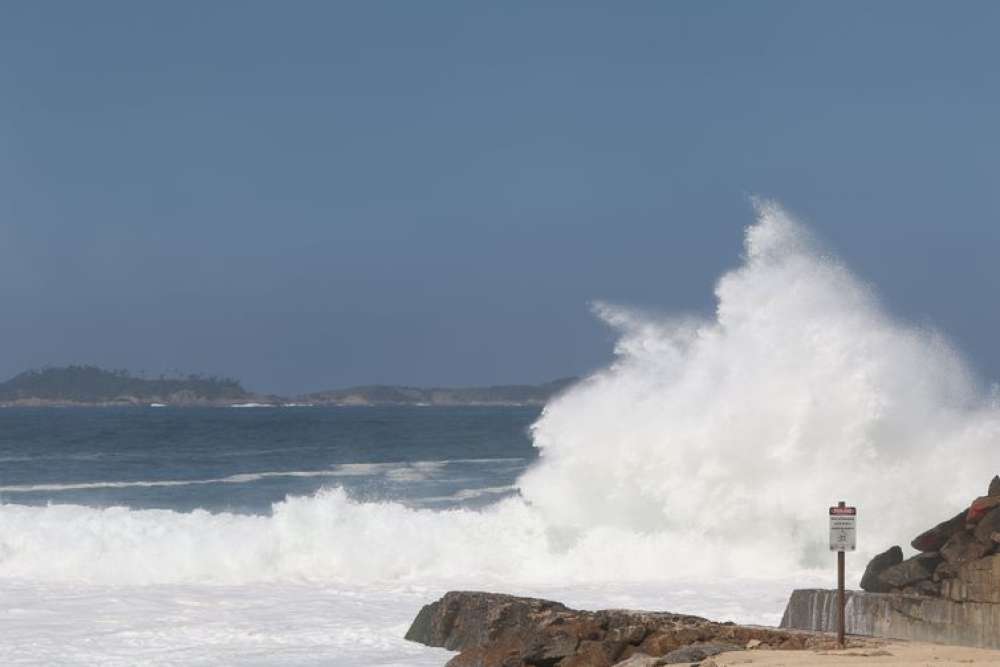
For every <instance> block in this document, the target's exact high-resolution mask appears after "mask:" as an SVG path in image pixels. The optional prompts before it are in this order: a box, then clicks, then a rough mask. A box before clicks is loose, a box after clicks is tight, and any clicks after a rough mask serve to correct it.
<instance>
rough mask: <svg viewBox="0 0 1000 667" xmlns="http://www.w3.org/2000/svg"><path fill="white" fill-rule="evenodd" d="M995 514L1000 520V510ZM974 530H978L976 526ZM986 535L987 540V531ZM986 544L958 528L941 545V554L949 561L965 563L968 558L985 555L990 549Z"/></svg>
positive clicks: (999, 525)
mask: <svg viewBox="0 0 1000 667" xmlns="http://www.w3.org/2000/svg"><path fill="white" fill-rule="evenodd" d="M994 512H996V510H994ZM996 516H997V520H998V521H1000V512H998V513H997V515H996ZM983 521H985V519H983ZM983 521H980V525H982V524H983ZM997 527H998V528H1000V523H998V524H997ZM976 530H977V532H978V527H977V528H976ZM986 535H987V540H988V539H989V533H987V534H986ZM987 544H988V542H987ZM987 544H984V543H983V542H980V541H979V540H977V539H976V537H975V536H973V535H972V533H969V532H967V531H964V530H960V531H958V532H957V533H955V534H954V535H952V536H951V537H950V538H948V541H947V542H945V545H944V546H943V547H941V556H942V557H943V558H944V559H945V560H946V561H948V562H949V563H955V564H961V563H967V562H969V561H970V560H976V559H977V558H982V557H983V556H985V555H986V554H987V553H988V552H989V550H990V549H991V546H987Z"/></svg>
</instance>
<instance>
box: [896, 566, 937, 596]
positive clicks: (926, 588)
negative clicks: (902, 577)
mask: <svg viewBox="0 0 1000 667" xmlns="http://www.w3.org/2000/svg"><path fill="white" fill-rule="evenodd" d="M936 571H937V570H935V572H936ZM901 592H902V593H904V594H906V595H924V596H928V597H938V596H939V595H941V584H940V583H939V582H936V581H933V579H924V580H922V581H918V582H917V583H915V584H913V585H912V586H906V587H904V588H903V589H902V591H901Z"/></svg>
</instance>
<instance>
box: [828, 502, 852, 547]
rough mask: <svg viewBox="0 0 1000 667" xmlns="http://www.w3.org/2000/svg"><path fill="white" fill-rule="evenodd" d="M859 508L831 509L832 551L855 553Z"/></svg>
mask: <svg viewBox="0 0 1000 667" xmlns="http://www.w3.org/2000/svg"><path fill="white" fill-rule="evenodd" d="M857 518H858V508H857V507H831V508H830V551H854V549H855V548H856V539H855V535H856V532H855V526H854V524H855V521H856V520H857Z"/></svg>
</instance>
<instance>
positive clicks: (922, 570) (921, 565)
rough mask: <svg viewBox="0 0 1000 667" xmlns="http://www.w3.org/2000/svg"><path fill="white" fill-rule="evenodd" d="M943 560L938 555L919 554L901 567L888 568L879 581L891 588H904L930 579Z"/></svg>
mask: <svg viewBox="0 0 1000 667" xmlns="http://www.w3.org/2000/svg"><path fill="white" fill-rule="evenodd" d="M942 560H943V559H942V558H941V556H940V554H937V553H922V554H917V555H916V556H914V557H913V558H909V559H907V560H904V561H903V562H902V563H900V564H899V565H893V566H892V567H889V568H886V569H885V570H883V571H882V573H881V574H880V575H878V578H879V581H880V582H882V584H884V585H886V586H888V587H889V588H904V587H906V586H911V585H913V584H915V583H917V582H918V581H923V580H924V579H930V578H931V575H933V574H934V570H935V568H937V566H938V564H940V563H941V561H942Z"/></svg>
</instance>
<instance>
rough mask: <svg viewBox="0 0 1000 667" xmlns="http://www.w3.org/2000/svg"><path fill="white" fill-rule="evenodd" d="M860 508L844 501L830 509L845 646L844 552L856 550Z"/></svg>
mask: <svg viewBox="0 0 1000 667" xmlns="http://www.w3.org/2000/svg"><path fill="white" fill-rule="evenodd" d="M857 518H858V508H856V507H848V506H847V504H846V503H844V501H843V500H841V501H840V502H839V503H837V506H836V507H831V508H830V551H836V552H837V643H838V644H840V646H841V647H843V646H844V608H845V606H846V603H845V600H844V552H845V551H854V549H855V548H856V546H857V544H856V542H857V540H856V535H857V533H856V531H855V521H856V519H857Z"/></svg>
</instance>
